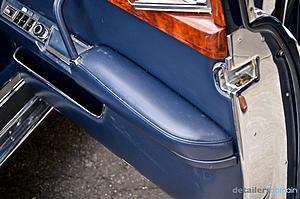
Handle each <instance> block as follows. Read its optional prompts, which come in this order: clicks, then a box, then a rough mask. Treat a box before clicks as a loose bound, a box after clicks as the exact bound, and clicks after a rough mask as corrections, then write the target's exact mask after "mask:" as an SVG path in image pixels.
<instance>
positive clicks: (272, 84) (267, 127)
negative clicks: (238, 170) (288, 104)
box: [214, 29, 288, 199]
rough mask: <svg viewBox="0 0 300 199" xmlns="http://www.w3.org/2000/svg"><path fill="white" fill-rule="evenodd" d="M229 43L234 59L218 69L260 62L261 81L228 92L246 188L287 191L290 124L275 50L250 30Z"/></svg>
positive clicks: (240, 32)
mask: <svg viewBox="0 0 300 199" xmlns="http://www.w3.org/2000/svg"><path fill="white" fill-rule="evenodd" d="M228 43H229V44H228V45H229V47H230V48H229V55H230V56H229V57H228V58H227V59H226V63H219V64H217V65H216V67H215V69H216V68H218V66H219V65H220V64H221V65H223V69H224V70H225V71H226V72H227V73H230V72H232V71H236V70H239V69H240V68H242V67H244V65H245V63H248V62H249V60H253V58H256V59H258V60H259V67H257V70H258V71H257V72H258V73H259V78H257V79H256V81H252V83H251V84H249V85H248V86H247V87H244V89H241V90H239V91H238V92H233V91H232V92H230V91H227V93H226V94H227V96H228V97H230V98H231V99H232V101H233V110H234V118H235V126H236V132H237V140H238V148H239V154H240V160H241V166H242V172H243V185H244V188H253V187H256V188H261V189H263V188H265V189H270V188H272V187H276V188H286V187H287V166H288V157H287V134H286V123H285V115H284V107H283V100H282V93H281V87H280V79H279V73H278V70H277V66H276V64H275V63H274V62H273V57H272V54H271V51H270V50H269V48H268V46H267V44H266V42H265V41H264V38H263V37H262V36H261V34H260V33H252V32H250V31H248V30H247V29H239V30H237V31H235V32H233V33H232V34H231V35H229V36H228ZM214 73H216V71H214ZM245 74H247V72H246V73H245ZM233 75H237V74H234V73H233ZM217 77H218V76H217ZM216 85H217V88H218V90H219V91H221V92H222V91H223V92H224V89H222V87H221V86H220V85H219V82H218V80H216ZM220 87H221V88H220ZM223 94H224V93H223ZM240 95H242V96H243V97H244V99H245V100H246V102H247V110H246V111H245V110H243V109H242V104H241V102H240V100H239V96H240ZM268 194H269V196H268V198H285V193H268ZM266 196H267V192H264V193H256V194H255V195H253V194H247V193H244V198H245V199H248V198H249V199H250V198H251V199H253V198H264V197H266Z"/></svg>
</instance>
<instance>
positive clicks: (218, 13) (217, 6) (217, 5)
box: [210, 0, 226, 27]
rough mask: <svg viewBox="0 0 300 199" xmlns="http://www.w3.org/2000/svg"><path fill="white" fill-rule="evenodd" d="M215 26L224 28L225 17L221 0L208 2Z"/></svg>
mask: <svg viewBox="0 0 300 199" xmlns="http://www.w3.org/2000/svg"><path fill="white" fill-rule="evenodd" d="M210 2H211V9H212V15H213V18H214V22H215V24H217V25H219V26H223V27H225V25H226V23H225V17H224V12H223V6H222V2H221V0H210Z"/></svg>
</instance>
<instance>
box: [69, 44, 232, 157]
mask: <svg viewBox="0 0 300 199" xmlns="http://www.w3.org/2000/svg"><path fill="white" fill-rule="evenodd" d="M72 74H73V76H74V79H75V81H77V82H78V84H80V85H82V86H83V87H85V88H86V89H87V90H89V91H90V92H91V93H93V94H94V96H96V97H98V98H99V100H100V101H102V102H103V103H105V104H107V105H108V106H110V107H111V108H113V109H115V110H116V111H117V112H119V113H121V114H123V115H126V118H127V119H129V120H131V121H132V122H133V123H134V124H137V123H139V124H141V125H142V127H143V128H147V129H148V131H147V132H149V135H150V136H151V137H152V138H153V139H155V140H156V141H158V142H160V143H161V144H163V145H164V146H165V147H166V148H167V149H169V150H171V151H173V152H175V153H178V154H179V155H182V156H184V157H187V158H190V159H193V160H221V159H225V158H229V157H231V156H233V155H234V146H233V140H232V137H231V136H229V135H228V134H227V133H225V131H224V130H223V129H221V128H220V127H219V126H218V125H217V124H216V123H214V122H213V121H211V120H210V119H209V118H208V117H206V116H205V115H204V114H203V113H201V112H200V111H199V110H198V109H197V108H196V107H194V106H192V105H191V104H189V103H188V102H187V101H185V100H184V99H183V98H181V97H180V96H178V95H177V94H176V93H174V92H173V91H172V90H170V89H169V88H168V87H166V86H165V85H164V84H163V83H161V82H160V81H159V80H157V79H155V78H154V77H152V76H151V75H150V74H148V73H147V72H145V71H144V70H142V69H141V68H140V67H138V66H137V65H136V64H134V63H132V62H130V61H129V60H127V59H126V58H124V57H123V56H121V55H119V54H117V53H116V52H114V51H112V50H111V49H109V48H107V47H103V46H101V47H97V48H93V49H91V50H89V51H88V52H86V53H84V54H83V55H81V60H80V65H78V66H74V67H72Z"/></svg>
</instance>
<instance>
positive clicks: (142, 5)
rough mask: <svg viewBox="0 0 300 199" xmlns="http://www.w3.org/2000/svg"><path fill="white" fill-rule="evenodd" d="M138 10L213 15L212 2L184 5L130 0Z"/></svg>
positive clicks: (151, 0)
mask: <svg viewBox="0 0 300 199" xmlns="http://www.w3.org/2000/svg"><path fill="white" fill-rule="evenodd" d="M128 2H129V3H130V4H131V5H132V6H134V8H135V9H136V10H149V11H167V12H194V13H211V6H210V1H209V0H206V1H190V0H189V1H183V3H177V2H172V1H170V0H163V1H155V0H140V1H134V2H132V1H131V0H128Z"/></svg>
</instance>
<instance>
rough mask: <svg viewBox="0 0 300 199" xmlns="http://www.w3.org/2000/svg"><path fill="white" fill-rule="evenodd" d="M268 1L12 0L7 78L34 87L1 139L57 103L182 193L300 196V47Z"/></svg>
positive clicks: (8, 4) (7, 9)
mask: <svg viewBox="0 0 300 199" xmlns="http://www.w3.org/2000/svg"><path fill="white" fill-rule="evenodd" d="M272 2H273V3H274V9H271V11H272V10H273V11H272V12H265V11H264V10H262V9H264V8H263V7H262V5H263V4H265V2H263V4H261V3H260V2H259V1H255V2H254V1H245V0H239V1H231V0H223V1H221V0H211V1H208V0H207V1H201V0H200V1H153V0H149V1H148V0H135V1H126V0H101V1H100V0H99V1H87V0H68V1H63V0H55V1H50V0H49V1H35V0H18V1H17V0H7V1H6V0H2V7H1V18H0V21H1V24H0V29H1V31H3V33H1V34H2V35H3V37H2V38H7V39H2V40H3V44H4V42H8V43H9V45H12V50H11V51H13V53H12V52H10V51H5V52H3V54H2V55H1V56H2V57H3V58H5V57H7V58H8V59H4V60H6V62H3V63H2V64H3V68H4V70H3V71H2V72H1V75H3V77H4V78H6V81H3V89H2V90H3V92H4V91H6V90H12V89H9V88H11V87H12V88H15V87H16V85H19V83H16V84H12V85H10V84H9V82H15V81H16V82H20V81H21V82H23V83H22V85H24V86H26V88H27V90H26V92H25V93H30V94H28V95H29V96H28V97H27V98H20V97H18V99H22V100H21V101H22V103H20V104H21V105H20V108H17V109H16V110H15V111H14V112H13V111H12V112H13V113H14V114H12V116H11V117H9V118H8V119H6V120H5V122H4V124H3V129H2V131H3V135H4V134H5V135H7V137H4V138H5V139H3V140H4V141H6V140H10V141H9V142H4V143H9V144H10V145H2V146H12V147H11V148H12V149H15V147H16V146H18V145H19V142H15V141H14V139H11V137H12V138H14V136H11V134H12V133H13V134H14V132H17V130H18V132H20V135H21V138H22V139H21V138H20V140H24V139H25V138H26V137H27V134H26V132H31V130H32V129H34V127H35V126H36V125H38V123H39V121H40V120H42V119H43V118H44V117H46V115H47V114H48V113H49V111H50V110H51V109H53V108H55V109H56V110H58V111H60V112H61V113H62V114H64V115H65V116H67V117H69V118H70V119H71V120H73V121H74V122H76V123H77V124H78V125H80V126H81V127H83V128H85V129H86V130H87V131H88V132H89V133H90V134H92V135H93V136H94V137H95V138H96V139H97V140H99V141H100V142H101V143H103V144H104V145H105V146H106V147H107V148H108V149H110V150H111V151H112V152H114V153H115V154H117V155H118V156H119V157H120V158H122V159H124V160H125V161H127V162H128V163H129V164H131V165H132V166H134V167H135V168H136V169H137V170H138V171H139V172H141V173H142V174H143V175H144V176H146V177H147V178H149V179H150V180H151V181H153V182H154V183H156V184H157V185H158V186H159V187H161V188H162V189H163V190H164V191H166V192H167V193H168V194H169V195H170V196H172V197H174V198H207V199H208V198H285V197H290V198H293V197H295V196H296V191H297V190H298V185H299V184H298V179H299V178H298V177H297V176H298V174H299V172H298V157H299V154H298V152H299V150H298V147H299V146H298V137H299V136H298V135H299V125H298V124H299V117H298V114H299V111H298V108H299V103H298V98H299V83H298V79H299V74H298V73H299V70H298V68H299V53H298V50H297V44H296V39H295V38H294V36H293V35H292V33H290V31H289V30H288V29H287V28H285V27H284V26H283V24H282V22H281V21H279V19H280V17H278V16H279V15H275V11H276V12H280V13H281V12H282V13H286V11H285V9H279V7H278V3H277V4H276V2H275V1H272ZM287 5H288V4H287ZM284 8H286V9H287V8H288V7H284ZM265 10H266V9H265ZM278 10H279V11H278ZM293 12H294V13H297V11H293ZM298 13H299V12H298ZM271 14H273V15H275V16H276V17H277V18H275V17H274V16H271ZM280 16H284V14H281V15H280ZM281 20H282V21H283V19H281ZM287 23H288V19H287V22H286V24H287ZM291 27H294V26H293V25H290V27H289V29H290V30H292V28H291ZM294 35H295V33H294ZM10 41H11V42H10ZM9 59H11V60H9ZM7 60H9V61H7ZM4 71H10V73H7V74H6V73H4ZM14 78H17V80H15V81H9V79H10V80H14ZM4 82H6V83H5V84H4ZM7 82H8V83H7ZM7 86H8V87H7ZM17 91H18V90H17ZM9 92H10V91H9ZM4 93H5V94H4V95H3V96H4V98H3V99H6V98H5V97H6V96H7V95H6V94H7V92H4ZM15 93H19V92H15ZM13 94H14V93H13ZM20 95H21V96H26V95H27V94H26V95H25V94H20ZM16 98H17V97H16ZM9 99H10V98H9ZM32 100H34V101H33V102H32ZM8 101H9V100H8ZM6 102H7V101H5V100H4V103H3V104H7V103H6ZM15 103H16V102H15V101H12V102H11V104H15ZM28 103H29V104H33V105H34V106H33V105H32V107H33V108H32V109H24V111H23V112H22V111H21V112H20V111H19V110H20V109H21V110H23V108H24V107H26V106H25V105H24V104H28ZM30 107H31V106H30ZM4 109H5V110H11V109H12V107H9V108H3V110H4ZM25 110H31V111H29V112H28V111H25ZM36 110H39V111H36ZM18 113H20V114H19V115H20V116H23V117H24V120H21V121H22V122H21V124H22V125H21V126H22V128H20V127H18V122H19V120H18V118H19V117H16V116H14V115H15V114H16V115H17V116H18ZM21 113H22V114H21ZM5 114H6V113H5V112H1V115H2V116H3V118H5V116H6V115H5ZM27 118H35V120H34V121H35V122H33V123H28V120H27ZM11 124H13V125H11ZM28 124H30V128H29V127H28ZM11 126H12V127H15V126H16V127H15V128H12V129H10V128H8V127H11ZM19 126H20V125H19ZM17 127H18V128H17ZM23 127H24V128H23ZM25 127H26V128H25ZM27 127H28V128H27ZM24 132H25V134H24ZM22 133H23V134H22ZM23 138H24V139H23ZM3 149H5V147H3ZM4 152H8V154H11V152H10V151H7V150H4ZM288 188H290V189H288ZM277 190H279V191H278V192H277Z"/></svg>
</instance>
